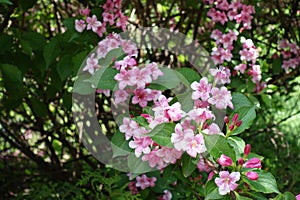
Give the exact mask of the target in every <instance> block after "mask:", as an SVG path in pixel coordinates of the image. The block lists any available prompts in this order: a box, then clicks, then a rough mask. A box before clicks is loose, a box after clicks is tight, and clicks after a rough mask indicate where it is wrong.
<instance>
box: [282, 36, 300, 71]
mask: <svg viewBox="0 0 300 200" xmlns="http://www.w3.org/2000/svg"><path fill="white" fill-rule="evenodd" d="M279 49H280V51H281V54H282V57H283V58H284V60H283V63H282V68H283V69H284V70H285V71H286V72H288V71H289V70H290V69H296V67H298V66H299V64H300V47H299V46H298V45H297V44H296V43H295V42H294V43H290V42H288V41H287V40H286V39H284V40H281V41H280V42H279Z"/></svg>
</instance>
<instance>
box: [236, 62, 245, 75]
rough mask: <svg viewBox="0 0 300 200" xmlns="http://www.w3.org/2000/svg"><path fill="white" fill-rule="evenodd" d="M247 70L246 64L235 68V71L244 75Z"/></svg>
mask: <svg viewBox="0 0 300 200" xmlns="http://www.w3.org/2000/svg"><path fill="white" fill-rule="evenodd" d="M246 69H247V65H246V64H244V63H241V64H239V65H237V66H235V67H234V70H236V71H240V72H241V73H242V74H244V72H245V70H246Z"/></svg>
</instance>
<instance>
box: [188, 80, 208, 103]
mask: <svg viewBox="0 0 300 200" xmlns="http://www.w3.org/2000/svg"><path fill="white" fill-rule="evenodd" d="M191 88H192V89H193V90H195V91H194V92H193V93H192V99H194V100H196V99H199V98H201V99H202V100H203V101H206V100H207V99H208V98H209V93H210V90H211V84H208V80H207V78H206V77H203V78H201V80H200V81H199V83H198V82H196V81H194V82H193V83H192V84H191Z"/></svg>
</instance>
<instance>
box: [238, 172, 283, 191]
mask: <svg viewBox="0 0 300 200" xmlns="http://www.w3.org/2000/svg"><path fill="white" fill-rule="evenodd" d="M257 173H258V179H257V180H256V181H252V180H249V179H248V178H247V177H243V180H244V181H245V182H246V183H247V184H248V185H249V186H250V188H251V189H252V190H255V191H257V192H262V193H266V194H269V193H278V194H279V193H280V191H279V190H278V188H277V183H276V179H275V178H274V176H273V175H272V174H271V173H269V172H264V171H257Z"/></svg>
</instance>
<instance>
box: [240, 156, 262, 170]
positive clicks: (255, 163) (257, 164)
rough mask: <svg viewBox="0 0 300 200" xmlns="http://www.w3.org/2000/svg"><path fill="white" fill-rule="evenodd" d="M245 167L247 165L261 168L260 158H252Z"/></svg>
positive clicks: (247, 166) (245, 165)
mask: <svg viewBox="0 0 300 200" xmlns="http://www.w3.org/2000/svg"><path fill="white" fill-rule="evenodd" d="M244 167H246V168H261V162H260V159H259V158H251V159H250V160H248V161H247V162H246V163H245V164H244Z"/></svg>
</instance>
